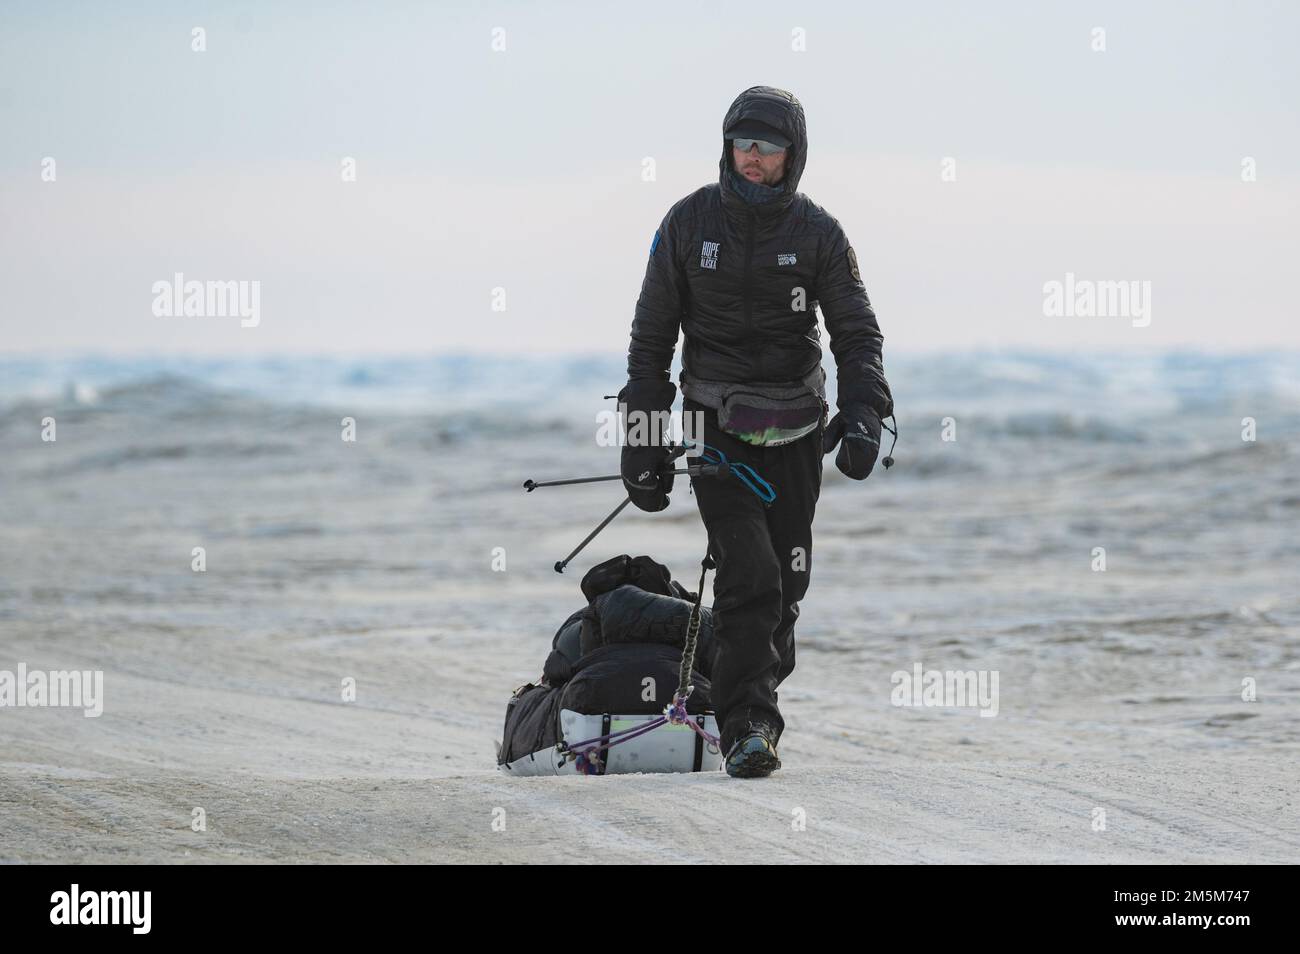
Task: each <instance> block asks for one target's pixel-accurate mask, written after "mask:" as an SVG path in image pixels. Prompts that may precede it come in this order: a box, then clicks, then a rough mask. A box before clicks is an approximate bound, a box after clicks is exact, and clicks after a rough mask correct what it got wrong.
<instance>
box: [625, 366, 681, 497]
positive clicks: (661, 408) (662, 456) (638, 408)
mask: <svg viewBox="0 0 1300 954" xmlns="http://www.w3.org/2000/svg"><path fill="white" fill-rule="evenodd" d="M676 396H677V388H676V386H675V385H673V384H672V383H671V382H669V381H645V380H637V381H629V382H628V383H627V386H626V387H624V388H623V390H622V391H620V392H618V403H619V409H620V410H621V411H622V412H623V413H624V414H625V415H626V417H625V418H624V428H625V431H624V433H625V434H626V433H627V430H628V429H631V430H632V432H633V436H634V437H637V438H639V439H638V441H637V443H636V444H633V443H632V442H631V441H630V440H629V441H625V442H624V444H623V452H622V457H621V460H620V462H619V463H620V466H619V471H620V473H621V474H622V475H623V486H624V487H626V488H627V494H628V496H629V497H631V498H632V503H633V504H635V505H636V506H637V507H638V508H640V509H641V510H644V511H646V512H647V513H655V512H656V511H659V510H663V509H665V508H666V507H667V506H668V494H669V493H670V492H671V491H672V489H673V481H674V480H675V478H676V475H675V474H673V473H671V471H672V470H673V463H674V458H673V457H672V452H671V451H670V450H669V448H668V446H667V440H668V434H667V432H666V431H665V430H664V428H663V427H662V426H661V425H662V423H663V421H662V419H663V412H666V411H668V410H670V409H671V408H672V406H673V398H674V397H676ZM634 414H636V415H638V417H639V421H638V420H636V419H634V418H633V415H634ZM641 415H644V416H643V417H642V416H641ZM637 423H639V425H640V426H639V427H637V426H635V425H636V424H637Z"/></svg>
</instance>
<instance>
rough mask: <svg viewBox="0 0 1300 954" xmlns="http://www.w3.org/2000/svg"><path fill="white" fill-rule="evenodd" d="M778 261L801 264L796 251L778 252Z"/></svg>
mask: <svg viewBox="0 0 1300 954" xmlns="http://www.w3.org/2000/svg"><path fill="white" fill-rule="evenodd" d="M776 263H777V264H778V265H798V264H799V262H798V260H797V259H796V258H795V253H794V252H780V253H778V254H777V256H776Z"/></svg>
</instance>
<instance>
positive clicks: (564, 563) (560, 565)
mask: <svg viewBox="0 0 1300 954" xmlns="http://www.w3.org/2000/svg"><path fill="white" fill-rule="evenodd" d="M631 502H632V497H631V495H630V494H629V495H628V498H627V499H626V500H624V501H623V502H622V503H621V504H619V505H618V506H617V507H615V508H614V510H613V512H612V513H611V514H610V515H609V516H608V517H606V518H605V519H604V520H602V521H601V522H600V526H598V527H597V528H596V529H595V530H593V531H591V533H589V534H587V537H586V539H585V540H583V541H582V542H581V543H579V544H578V545H577V546H576V547H574V549H573V552H572V553H570V554H569V555H568V556H566V557H565V558H564V559H563V560H559V561H557V562H556V564H555V572H556V573H563V572H564V568H565V567H566V566H568V565H569V561H570V560H572V559H573V558H574V557H576V556H577V555H578V554H579V553H581V552H582V548H583V547H585V546H586V545H587V544H588V543H590V542H591V541H592V538H593V537H595V536H596V534H598V533H600V531H602V530H604V529H605V528H606V527H607V526H609V522H610V521H611V520H613V519H614V518H615V517H617V516H618V515H619V514H620V513H622V512H623V508H624V507H626V506H627V505H628V504H630V503H631Z"/></svg>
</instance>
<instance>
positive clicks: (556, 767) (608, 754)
mask: <svg viewBox="0 0 1300 954" xmlns="http://www.w3.org/2000/svg"><path fill="white" fill-rule="evenodd" d="M691 717H692V718H693V719H695V720H696V721H697V722H698V723H699V724H700V727H701V728H703V729H704V731H705V732H708V733H709V734H710V735H713V736H716V735H717V734H718V723H717V720H716V719H714V717H713V714H712V713H706V714H704V715H703V716H700V715H696V714H695V713H691ZM655 718H656V717H655V716H648V715H611V716H610V717H609V727H608V728H606V727H605V717H604V716H603V715H584V714H583V713H581V712H574V711H573V710H571V709H561V710H560V727H561V729H563V733H564V741H565V742H566V743H567V744H570V745H572V744H573V743H575V742H585V741H586V740H587V739H594V738H596V737H597V736H600V735H604V734H606V733H608V732H621V731H622V730H624V729H631V728H634V727H635V726H638V725H644V724H645V723H647V722H653V721H654V720H655ZM696 740H698V742H699V744H698V745H697V744H696ZM600 756H601V758H603V759H604V760H605V771H604V772H603V773H602V774H604V775H628V774H631V773H634V772H696V771H699V772H716V771H718V770H719V769H721V768H722V753H721V752H720V751H718V750H717V748H716V747H715V746H714V745H713V744H712V743H710V742H707V741H705V740H704V739H703V738H701V737H700V735H699V734H698V733H697V732H696V731H695V730H694V729H692V728H691V727H690V726H688V725H673V724H671V723H665V724H664V725H661V726H659V727H658V728H656V729H651V730H650V731H649V732H646V733H644V734H643V735H639V736H637V737H636V738H634V739H629V740H628V741H626V742H619V743H618V744H616V745H614V746H613V747H612V748H608V749H605V750H603V751H602V752H601V753H600ZM498 767H499V768H500V769H501V771H502V772H504V773H505V774H507V775H578V774H580V773H579V772H578V768H577V760H576V759H574V758H573V757H572V755H570V757H569V758H568V759H567V760H566V761H565V763H564V764H563V765H560V753H558V752H556V751H555V747H554V746H551V747H550V748H547V749H542V750H541V751H539V752H532V753H530V754H528V755H524V756H521V757H519V758H517V759H515V760H514V761H513V762H505V763H503V764H501V765H500V766H498Z"/></svg>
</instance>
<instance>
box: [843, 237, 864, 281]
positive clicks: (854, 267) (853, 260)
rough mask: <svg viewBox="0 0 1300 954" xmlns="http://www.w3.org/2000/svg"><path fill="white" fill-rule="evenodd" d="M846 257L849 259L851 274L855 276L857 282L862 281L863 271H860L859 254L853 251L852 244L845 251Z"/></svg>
mask: <svg viewBox="0 0 1300 954" xmlns="http://www.w3.org/2000/svg"><path fill="white" fill-rule="evenodd" d="M844 257H845V258H847V259H848V260H849V274H850V275H852V276H853V280H854V281H855V282H860V281H862V273H861V272H859V271H858V256H857V253H856V252H854V251H853V246H852V245H850V246H849V250H848V251H847V252H845V253H844Z"/></svg>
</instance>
